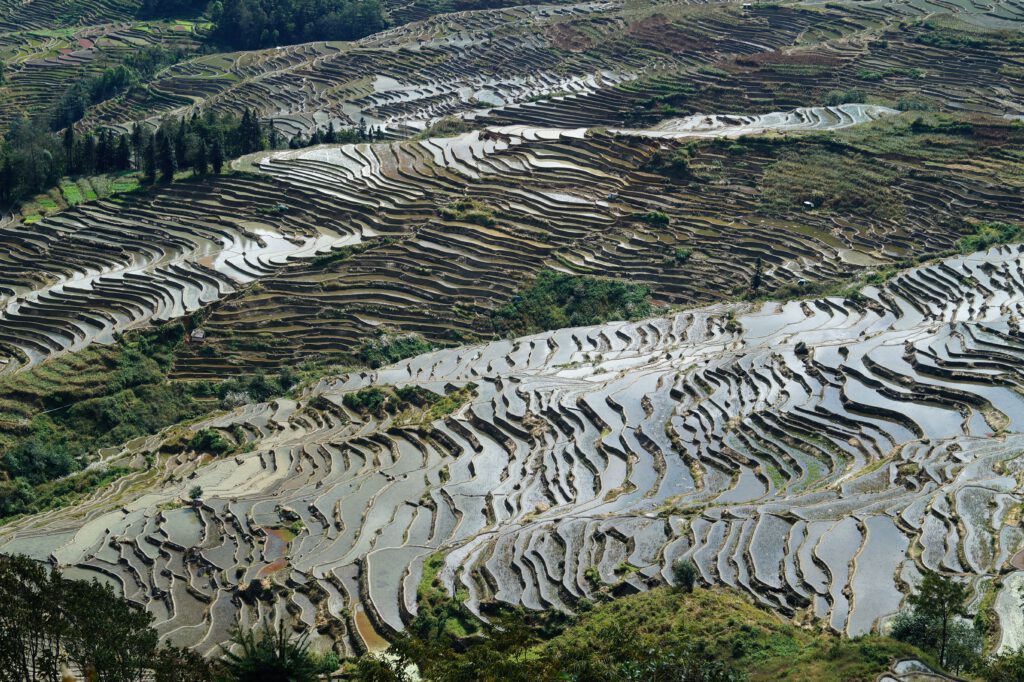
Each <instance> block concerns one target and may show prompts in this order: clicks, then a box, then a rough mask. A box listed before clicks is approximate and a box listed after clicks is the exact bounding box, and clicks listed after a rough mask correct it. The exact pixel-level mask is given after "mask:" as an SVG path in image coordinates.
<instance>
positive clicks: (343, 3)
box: [210, 0, 386, 50]
mask: <svg viewBox="0 0 1024 682" xmlns="http://www.w3.org/2000/svg"><path fill="white" fill-rule="evenodd" d="M210 14H211V16H212V18H213V21H214V24H215V28H214V30H213V33H212V34H211V39H212V40H213V41H214V42H215V43H217V44H219V45H223V46H227V47H231V48H234V49H240V50H251V49H257V48H261V47H273V46H276V45H287V44H290V43H303V42H308V41H311V40H356V39H358V38H362V37H363V36H367V35H370V34H371V33H376V32H377V31H380V30H381V29H383V28H384V27H385V25H386V22H385V20H384V8H383V5H382V3H381V2H380V0H224V2H223V4H220V3H214V4H213V5H212V6H211V11H210Z"/></svg>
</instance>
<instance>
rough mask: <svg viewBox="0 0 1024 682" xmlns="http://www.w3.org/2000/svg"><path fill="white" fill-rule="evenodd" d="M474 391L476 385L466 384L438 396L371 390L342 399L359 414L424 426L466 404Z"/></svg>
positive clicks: (408, 389)
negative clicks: (392, 417)
mask: <svg viewBox="0 0 1024 682" xmlns="http://www.w3.org/2000/svg"><path fill="white" fill-rule="evenodd" d="M475 390H476V384H474V383H472V382H471V383H469V384H466V385H465V386H463V387H462V388H457V389H454V390H451V391H449V392H448V393H446V394H445V395H439V394H437V393H434V392H433V391H430V390H428V389H425V388H423V387H421V386H402V387H393V386H382V387H377V386H371V387H369V388H364V389H360V390H358V391H355V392H353V393H346V394H345V396H344V397H343V398H342V403H343V404H344V405H345V407H347V408H349V409H350V410H352V411H353V412H357V413H359V414H367V415H374V416H376V417H378V418H384V417H385V416H387V415H393V416H396V417H397V418H396V422H398V423H403V424H419V425H426V424H429V423H430V422H432V421H434V420H436V419H441V418H443V417H446V416H447V415H449V414H451V413H452V412H455V410H457V409H459V408H460V407H462V406H463V405H465V404H466V403H467V402H469V401H470V400H471V399H472V397H473V395H474V391H475Z"/></svg>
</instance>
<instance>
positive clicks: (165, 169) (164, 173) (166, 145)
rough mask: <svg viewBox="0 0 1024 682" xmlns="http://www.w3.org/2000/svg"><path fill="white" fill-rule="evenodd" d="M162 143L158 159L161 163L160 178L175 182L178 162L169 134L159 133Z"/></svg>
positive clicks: (164, 180) (159, 146)
mask: <svg viewBox="0 0 1024 682" xmlns="http://www.w3.org/2000/svg"><path fill="white" fill-rule="evenodd" d="M158 137H159V138H160V143H159V145H158V149H157V159H158V161H159V164H160V180H161V181H162V182H174V172H175V171H176V170H178V164H177V162H176V161H175V159H174V148H173V147H172V146H171V141H170V140H169V139H168V138H167V135H164V134H162V133H161V134H159V135H158Z"/></svg>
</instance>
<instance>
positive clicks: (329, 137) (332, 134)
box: [324, 121, 338, 144]
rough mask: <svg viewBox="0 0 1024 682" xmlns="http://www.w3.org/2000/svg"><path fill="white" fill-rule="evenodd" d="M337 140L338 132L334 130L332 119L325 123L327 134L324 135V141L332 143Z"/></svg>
mask: <svg viewBox="0 0 1024 682" xmlns="http://www.w3.org/2000/svg"><path fill="white" fill-rule="evenodd" d="M337 141H338V133H337V131H335V130H334V121H331V122H330V123H328V124H327V134H326V135H324V142H326V143H327V144H334V143H335V142H337Z"/></svg>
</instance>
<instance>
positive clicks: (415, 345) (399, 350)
mask: <svg viewBox="0 0 1024 682" xmlns="http://www.w3.org/2000/svg"><path fill="white" fill-rule="evenodd" d="M432 350H434V346H433V345H431V344H430V342H428V341H427V340H426V339H424V338H423V337H422V336H420V335H419V334H381V335H380V336H378V337H377V338H376V339H370V340H369V341H367V342H366V343H364V344H363V345H362V346H360V347H359V349H358V350H357V351H356V357H357V358H358V359H359V361H360V362H363V363H365V364H367V365H369V366H370V367H373V368H374V369H376V368H378V367H383V366H384V365H390V364H392V363H395V362H398V361H399V360H404V359H406V358H411V357H415V356H417V355H422V354H423V353H429V352H430V351H432Z"/></svg>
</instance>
